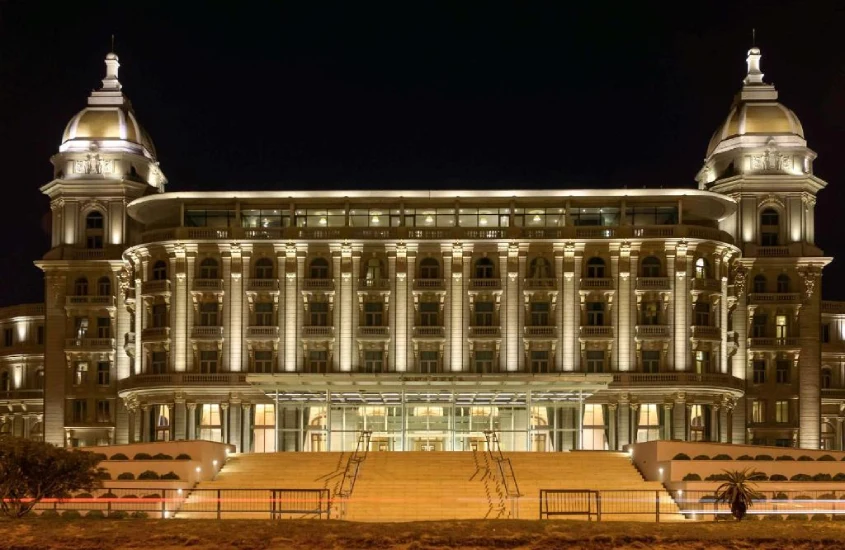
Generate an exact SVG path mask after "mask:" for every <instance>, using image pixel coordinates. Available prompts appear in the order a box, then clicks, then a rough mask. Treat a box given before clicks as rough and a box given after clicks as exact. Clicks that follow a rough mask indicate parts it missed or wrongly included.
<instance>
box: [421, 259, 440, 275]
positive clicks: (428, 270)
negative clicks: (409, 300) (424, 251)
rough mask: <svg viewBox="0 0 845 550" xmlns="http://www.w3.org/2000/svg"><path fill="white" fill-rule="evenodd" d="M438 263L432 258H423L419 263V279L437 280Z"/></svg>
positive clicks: (438, 272)
mask: <svg viewBox="0 0 845 550" xmlns="http://www.w3.org/2000/svg"><path fill="white" fill-rule="evenodd" d="M439 278H440V262H438V261H437V260H435V259H434V258H424V259H423V261H421V262H420V279H439Z"/></svg>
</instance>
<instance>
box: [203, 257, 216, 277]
mask: <svg viewBox="0 0 845 550" xmlns="http://www.w3.org/2000/svg"><path fill="white" fill-rule="evenodd" d="M219 278H220V268H219V267H218V265H217V260H215V259H214V258H206V259H204V260H203V261H202V263H200V279H219Z"/></svg>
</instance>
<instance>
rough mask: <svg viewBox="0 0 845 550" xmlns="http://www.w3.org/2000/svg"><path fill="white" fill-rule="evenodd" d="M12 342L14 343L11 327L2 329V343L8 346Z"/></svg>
mask: <svg viewBox="0 0 845 550" xmlns="http://www.w3.org/2000/svg"><path fill="white" fill-rule="evenodd" d="M13 343H14V335H13V333H12V329H10V328H7V329H3V345H4V346H6V347H7V348H8V347H10V346H11V345H12V344H13Z"/></svg>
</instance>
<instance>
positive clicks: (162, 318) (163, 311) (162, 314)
mask: <svg viewBox="0 0 845 550" xmlns="http://www.w3.org/2000/svg"><path fill="white" fill-rule="evenodd" d="M151 322H152V325H151V326H152V328H162V327H166V326H167V304H153V315H152V319H151Z"/></svg>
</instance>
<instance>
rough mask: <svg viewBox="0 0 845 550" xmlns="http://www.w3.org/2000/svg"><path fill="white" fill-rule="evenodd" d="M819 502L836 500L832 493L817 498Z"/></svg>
mask: <svg viewBox="0 0 845 550" xmlns="http://www.w3.org/2000/svg"><path fill="white" fill-rule="evenodd" d="M819 500H836V495H834V494H833V493H825V494H823V495H822V496H820V497H819Z"/></svg>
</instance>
